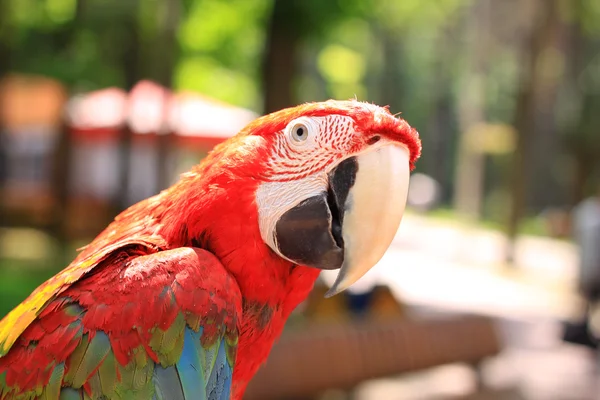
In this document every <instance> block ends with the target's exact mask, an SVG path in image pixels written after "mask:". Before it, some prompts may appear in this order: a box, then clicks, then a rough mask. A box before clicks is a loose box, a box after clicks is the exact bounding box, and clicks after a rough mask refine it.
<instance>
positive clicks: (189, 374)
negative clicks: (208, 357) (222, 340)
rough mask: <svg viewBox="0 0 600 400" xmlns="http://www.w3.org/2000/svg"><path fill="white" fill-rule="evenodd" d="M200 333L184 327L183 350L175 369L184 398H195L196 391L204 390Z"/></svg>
mask: <svg viewBox="0 0 600 400" xmlns="http://www.w3.org/2000/svg"><path fill="white" fill-rule="evenodd" d="M201 335H202V333H201V332H194V331H193V330H192V329H190V328H189V327H186V328H185V334H184V342H183V351H182V352H181V357H180V358H179V361H177V371H178V372H179V379H180V380H181V386H182V387H183V393H184V396H185V398H186V399H196V398H198V393H203V392H204V391H205V390H206V389H205V387H206V384H205V378H204V372H203V370H202V363H201V361H200V355H201V354H202V353H203V351H202V350H203V349H202V343H200V337H201Z"/></svg>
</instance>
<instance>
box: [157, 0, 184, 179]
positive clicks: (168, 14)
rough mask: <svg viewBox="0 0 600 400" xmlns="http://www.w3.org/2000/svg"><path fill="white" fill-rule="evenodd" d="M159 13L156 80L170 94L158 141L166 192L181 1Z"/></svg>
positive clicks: (165, 99)
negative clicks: (170, 116) (169, 119)
mask: <svg viewBox="0 0 600 400" xmlns="http://www.w3.org/2000/svg"><path fill="white" fill-rule="evenodd" d="M158 12H159V27H160V28H159V44H160V46H159V51H157V53H156V54H158V55H159V56H160V59H158V60H157V64H158V70H157V72H158V74H157V79H156V80H157V81H158V83H160V84H161V85H163V86H164V87H165V88H167V91H166V92H165V93H164V95H163V117H162V126H161V128H160V132H158V140H157V163H156V164H157V171H156V178H157V179H156V187H157V188H158V190H163V189H165V188H166V187H168V186H169V184H170V180H171V174H170V168H169V156H170V154H171V147H172V139H173V132H171V129H170V127H169V125H168V106H169V103H170V99H171V93H172V88H173V69H174V68H175V62H176V60H177V37H176V35H177V27H178V26H179V20H180V18H181V1H180V0H168V1H164V2H162V3H161V5H160V6H159V7H158Z"/></svg>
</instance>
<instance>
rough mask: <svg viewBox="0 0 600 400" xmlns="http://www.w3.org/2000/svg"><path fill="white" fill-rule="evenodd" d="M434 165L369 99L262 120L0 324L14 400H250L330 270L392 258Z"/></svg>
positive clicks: (83, 252)
mask: <svg viewBox="0 0 600 400" xmlns="http://www.w3.org/2000/svg"><path fill="white" fill-rule="evenodd" d="M420 154H421V141H420V139H419V133H418V132H417V130H416V129H415V128H413V127H411V126H410V125H409V124H408V122H406V120H404V119H402V118H400V117H398V116H397V114H396V115H392V114H391V113H390V111H389V107H387V106H386V107H381V106H378V105H375V104H372V103H368V102H362V101H358V100H356V99H352V100H326V101H321V102H308V103H303V104H300V105H297V106H294V107H289V108H284V109H282V110H279V111H276V112H273V113H270V114H267V115H264V116H261V117H258V118H256V119H255V120H254V121H252V122H250V123H249V124H248V125H246V126H245V127H244V128H242V129H241V130H240V131H239V132H238V133H237V134H236V135H234V136H232V137H231V138H229V139H227V140H225V141H224V142H222V143H220V144H218V145H217V146H215V148H214V149H213V150H212V151H211V152H210V153H209V154H208V155H207V156H206V157H205V158H204V159H203V160H201V161H200V162H199V163H198V164H197V165H196V166H194V167H193V168H191V170H190V171H189V172H186V173H183V174H182V175H181V176H180V177H179V180H178V181H177V182H175V183H174V184H173V185H172V186H170V187H168V188H166V189H164V190H163V191H161V192H160V193H158V194H156V195H155V196H153V197H149V198H147V199H145V200H142V201H141V202H139V203H136V204H134V205H132V206H130V207H129V208H127V209H126V210H124V211H123V212H121V213H120V214H119V215H117V216H116V217H115V218H114V220H113V221H112V222H111V223H110V224H109V225H108V226H107V227H106V228H105V229H104V230H103V231H102V232H101V233H99V234H98V236H97V237H96V238H95V239H93V240H92V241H91V242H90V243H89V244H88V245H87V246H85V247H83V248H82V249H79V250H80V252H79V253H78V255H77V256H76V258H75V259H74V260H73V261H72V263H71V264H69V265H68V266H67V267H66V268H65V269H63V270H62V271H61V272H59V273H58V274H56V275H55V276H53V277H52V278H50V279H49V280H47V281H46V282H45V283H43V284H41V285H40V286H39V287H38V288H37V289H35V290H34V291H33V292H32V293H31V294H30V295H29V297H27V298H26V299H25V300H24V301H23V302H22V303H21V304H19V305H18V306H17V307H16V308H14V309H13V310H12V311H11V312H10V313H8V314H7V315H6V316H5V317H4V318H3V319H2V320H1V321H0V399H2V400H4V399H43V400H58V399H60V400H72V399H105V400H109V399H110V400H112V399H156V400H163V399H169V400H185V399H187V400H189V399H207V400H208V399H211V400H212V399H233V400H241V399H242V398H243V395H244V392H245V390H246V387H247V385H248V383H249V382H250V380H251V378H252V377H253V375H254V374H255V373H256V372H257V370H258V369H259V367H260V366H261V365H262V364H263V363H264V362H265V361H266V360H267V358H268V355H269V352H270V350H271V347H272V345H273V344H274V342H275V341H276V340H277V339H278V338H279V337H280V335H281V333H282V331H283V328H284V325H285V322H286V320H287V319H288V317H289V316H290V314H291V313H292V311H293V310H294V309H295V308H296V307H297V306H298V305H299V304H300V303H301V302H303V301H304V300H305V299H306V298H307V296H308V294H309V292H310V291H311V289H312V288H313V285H314V284H315V282H316V280H317V279H318V277H319V273H320V271H322V270H338V275H337V278H336V280H335V283H334V284H333V285H332V286H331V287H330V289H329V291H328V292H327V294H326V296H327V297H330V296H333V295H335V294H337V293H340V292H342V291H343V290H345V289H346V288H348V287H349V286H350V285H352V284H353V283H354V282H356V281H357V280H358V279H360V278H361V277H362V276H363V275H364V274H365V273H367V272H368V271H369V270H370V269H371V268H372V267H373V266H375V264H377V263H378V262H379V260H380V259H381V258H382V257H383V255H384V253H385V252H386V251H387V249H388V248H389V246H390V245H391V243H392V240H393V238H394V236H395V234H396V232H397V230H398V228H399V226H400V223H401V219H402V216H403V214H404V212H405V207H406V202H407V192H408V186H409V180H410V173H411V171H412V170H413V168H414V167H415V162H416V161H417V159H418V158H419V157H420Z"/></svg>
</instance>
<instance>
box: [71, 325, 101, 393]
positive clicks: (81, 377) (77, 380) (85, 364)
mask: <svg viewBox="0 0 600 400" xmlns="http://www.w3.org/2000/svg"><path fill="white" fill-rule="evenodd" d="M109 351H110V341H109V340H108V336H106V334H105V333H104V332H100V331H99V332H96V334H95V335H94V338H93V339H92V341H91V342H90V343H89V345H88V346H87V349H86V351H85V354H84V355H83V357H82V359H81V362H80V364H79V367H78V368H77V370H76V371H75V374H74V376H73V387H76V388H78V387H81V386H83V384H84V383H85V381H86V380H87V378H88V376H90V374H91V373H92V372H93V371H94V369H96V368H97V367H98V365H99V364H100V363H101V362H102V360H104V358H105V357H106V355H107V354H108V352H109Z"/></svg>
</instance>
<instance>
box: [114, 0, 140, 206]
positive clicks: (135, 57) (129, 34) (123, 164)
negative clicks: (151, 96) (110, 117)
mask: <svg viewBox="0 0 600 400" xmlns="http://www.w3.org/2000/svg"><path fill="white" fill-rule="evenodd" d="M132 2H133V4H132V5H131V7H132V9H133V10H137V8H138V5H139V0H132ZM129 18H130V19H129V21H127V24H125V26H124V30H123V33H124V37H123V42H122V44H123V49H122V52H121V65H122V67H121V68H122V70H123V74H124V78H125V90H127V92H128V93H129V92H130V91H131V89H133V87H134V86H135V84H136V83H137V81H138V79H139V58H140V38H139V29H138V24H137V15H136V13H135V12H132V13H130V14H129ZM132 139H133V134H132V132H131V129H130V127H129V125H128V124H127V122H125V123H124V124H123V125H122V126H121V132H120V143H119V155H120V160H119V165H120V168H119V174H120V176H119V186H120V190H119V195H118V198H117V199H115V206H114V208H115V210H114V212H115V213H118V212H119V211H122V210H124V209H126V208H127V207H129V205H130V204H129V196H128V193H129V186H130V185H129V181H130V178H131V147H132Z"/></svg>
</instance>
